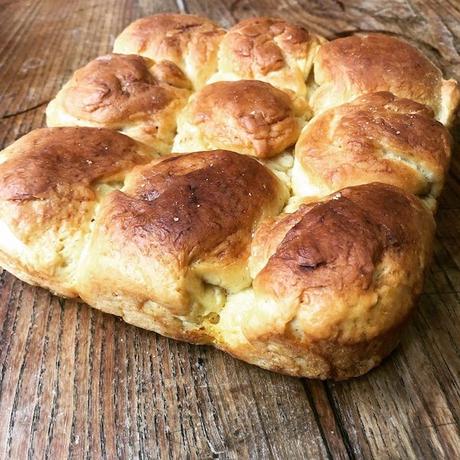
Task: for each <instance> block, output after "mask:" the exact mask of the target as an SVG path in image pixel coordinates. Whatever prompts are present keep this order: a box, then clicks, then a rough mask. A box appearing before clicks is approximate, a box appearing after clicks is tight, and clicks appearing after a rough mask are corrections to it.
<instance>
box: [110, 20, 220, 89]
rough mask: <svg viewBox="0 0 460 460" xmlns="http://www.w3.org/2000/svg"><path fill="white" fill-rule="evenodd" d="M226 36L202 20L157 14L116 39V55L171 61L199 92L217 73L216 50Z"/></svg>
mask: <svg viewBox="0 0 460 460" xmlns="http://www.w3.org/2000/svg"><path fill="white" fill-rule="evenodd" d="M224 33H225V31H224V30H223V29H221V28H220V27H219V26H217V25H216V24H214V23H213V22H212V21H210V20H209V19H207V18H203V17H200V16H195V15H191V14H190V15H188V14H187V15H186V14H173V13H162V14H155V15H153V16H148V17H145V18H141V19H138V20H137V21H134V22H133V23H131V24H130V25H129V26H128V27H127V28H126V29H125V30H124V31H123V32H122V33H121V34H120V35H119V36H118V37H117V38H116V40H115V43H114V46H113V51H114V52H115V53H125V54H140V55H142V56H146V57H148V58H151V59H153V60H155V61H161V60H168V61H171V62H173V63H174V64H176V65H177V66H178V67H179V68H180V69H181V70H182V71H183V72H184V73H185V74H186V75H187V77H188V78H189V79H190V81H191V82H192V83H193V86H194V88H195V89H199V88H201V87H202V86H203V85H204V84H205V82H206V80H207V79H208V78H209V77H210V76H211V75H212V74H213V73H214V72H215V71H216V68H217V49H218V46H219V43H220V40H221V39H222V36H223V34H224Z"/></svg>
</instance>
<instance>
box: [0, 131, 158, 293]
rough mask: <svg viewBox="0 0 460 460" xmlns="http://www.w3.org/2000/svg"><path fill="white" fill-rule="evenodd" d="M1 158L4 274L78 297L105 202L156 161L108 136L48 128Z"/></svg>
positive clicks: (0, 247) (138, 147) (119, 136)
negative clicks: (136, 170)
mask: <svg viewBox="0 0 460 460" xmlns="http://www.w3.org/2000/svg"><path fill="white" fill-rule="evenodd" d="M2 158H3V160H4V161H3V162H2V163H1V164H0V221H1V228H0V230H1V233H2V238H1V239H0V241H1V242H0V261H1V264H2V266H3V267H5V268H7V269H9V270H11V271H13V272H14V273H15V274H16V275H17V276H18V277H20V278H21V279H24V280H25V281H27V282H29V283H32V284H39V285H41V286H45V287H48V288H49V289H51V290H53V291H54V292H57V293H59V294H61V295H65V296H68V297H75V296H76V295H77V293H76V291H75V286H74V276H75V273H76V271H77V266H78V260H79V257H80V253H81V251H82V249H83V247H84V244H85V239H86V235H87V233H88V232H89V227H90V224H91V219H92V217H93V213H94V210H95V207H96V206H97V203H98V200H99V196H100V195H101V194H102V193H104V187H106V188H109V189H110V188H112V187H113V186H114V185H113V184H116V183H117V182H119V181H120V180H122V178H123V177H124V175H125V173H126V172H127V171H129V170H130V169H131V168H132V167H133V166H135V165H137V164H141V163H145V162H147V161H148V160H149V159H150V156H149V155H148V154H147V153H146V151H145V149H144V148H143V147H142V146H141V145H140V144H138V143H137V142H135V141H133V140H132V139H130V138H129V137H126V136H123V135H122V134H118V133H116V132H113V131H111V130H108V129H93V128H43V129H37V130H35V131H32V132H30V133H29V134H27V135H25V136H23V137H22V138H21V139H19V140H18V141H16V142H15V143H14V144H12V145H11V146H10V147H8V148H7V149H6V150H4V151H3V152H2Z"/></svg>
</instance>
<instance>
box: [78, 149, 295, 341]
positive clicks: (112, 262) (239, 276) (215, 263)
mask: <svg viewBox="0 0 460 460" xmlns="http://www.w3.org/2000/svg"><path fill="white" fill-rule="evenodd" d="M287 197H288V195H287V191H286V189H285V188H284V186H283V185H282V183H281V182H279V181H278V180H277V178H276V176H274V175H273V174H272V173H271V172H270V171H269V170H268V169H267V168H265V167H264V166H263V165H261V164H260V163H258V162H257V161H255V160H253V159H251V158H249V157H246V156H243V155H239V154H237V153H233V152H227V151H211V152H198V153H192V154H189V155H182V156H178V157H172V158H168V159H165V160H163V161H161V162H159V163H156V162H154V163H152V164H149V165H147V166H143V167H140V168H137V169H135V170H134V171H133V172H132V173H131V174H130V175H129V176H128V177H127V180H126V183H125V186H124V187H123V189H122V190H121V191H118V192H114V193H112V194H110V195H108V196H107V198H106V200H105V201H104V202H103V203H102V204H101V209H100V212H99V216H98V218H97V220H96V223H95V231H94V233H93V236H92V240H91V243H90V245H89V250H88V257H87V258H86V263H85V265H84V267H83V268H82V270H81V273H82V279H81V280H80V283H79V285H80V290H81V292H80V294H81V296H82V298H83V299H84V300H85V301H87V302H88V303H90V304H91V305H95V306H96V307H97V308H100V309H102V310H105V311H111V312H114V311H113V308H114V306H118V308H119V311H118V312H117V313H118V314H120V315H123V316H124V317H125V318H126V317H127V316H128V317H129V315H130V314H138V313H143V314H146V315H151V316H153V317H154V318H155V320H154V321H153V320H151V321H150V324H151V328H154V330H157V331H159V332H161V333H163V334H165V335H168V336H173V337H177V338H184V339H185V338H186V339H187V340H194V339H193V337H195V336H197V337H200V336H201V335H202V334H203V333H202V332H201V331H200V322H201V321H203V318H204V317H206V316H207V315H209V314H211V313H213V312H216V311H219V309H220V308H221V307H222V305H223V303H224V302H225V296H226V291H228V292H232V291H237V290H240V289H243V288H245V287H248V286H249V285H250V283H251V279H250V277H249V273H248V270H247V258H248V257H249V246H250V243H251V239H252V232H253V230H254V228H255V226H256V224H257V223H258V222H259V221H260V220H261V219H262V218H264V217H269V216H273V215H276V214H278V213H279V212H280V210H281V209H282V207H283V205H284V203H285V201H286V200H287ZM176 323H177V327H176V326H175V324H176ZM187 324H189V326H190V327H188V326H187ZM192 330H194V331H195V332H190V331H192ZM201 340H203V339H201Z"/></svg>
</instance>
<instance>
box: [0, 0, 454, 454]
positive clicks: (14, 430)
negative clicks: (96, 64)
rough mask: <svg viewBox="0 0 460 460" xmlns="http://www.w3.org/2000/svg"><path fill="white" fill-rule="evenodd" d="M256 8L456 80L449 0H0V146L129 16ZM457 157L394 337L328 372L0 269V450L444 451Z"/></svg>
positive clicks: (32, 122) (104, 47) (35, 119)
mask: <svg viewBox="0 0 460 460" xmlns="http://www.w3.org/2000/svg"><path fill="white" fill-rule="evenodd" d="M159 11H182V12H194V13H198V14H204V15H208V16H210V17H211V18H212V19H214V20H216V21H218V22H220V23H221V24H222V25H224V26H230V25H231V24H232V23H234V22H235V21H237V20H239V19H242V18H244V17H247V16H252V15H256V14H265V15H267V14H270V15H278V16H282V17H285V18H291V19H295V20H296V21H299V22H303V23H305V24H306V25H308V26H309V27H310V28H311V29H312V30H314V31H316V32H319V33H322V34H324V35H326V36H327V37H333V36H335V35H343V34H346V33H350V32H352V31H356V30H379V31H387V32H390V33H395V34H401V35H403V36H404V37H405V38H406V39H408V40H410V41H412V42H413V43H414V44H415V45H416V46H418V47H420V48H421V49H422V50H423V51H424V52H425V53H427V54H428V55H429V56H430V57H431V58H432V59H433V60H434V61H435V62H437V63H438V65H439V66H440V67H442V68H443V70H444V71H445V73H446V74H447V75H449V76H453V77H456V78H457V79H460V56H459V52H460V2H459V1H458V0H446V1H442V2H438V1H431V0H390V1H385V2H381V1H339V0H335V1H332V0H330V1H320V0H317V1H294V0H291V1H289V0H274V1H249V0H247V1H245V0H234V1H213V0H209V1H203V0H202V1H200V0H196V1H193V0H177V1H176V2H174V1H152V0H137V1H134V0H120V1H116V0H111V1H103V0H84V1H74V0H73V1H70V0H69V1H59V0H54V1H53V0H44V1H40V0H21V1H18V0H0V101H1V104H0V118H1V120H0V144H1V145H2V146H4V145H7V144H9V143H11V142H12V141H14V140H15V139H17V138H18V137H20V136H22V135H23V134H25V133H27V132H28V131H29V130H31V129H32V128H35V127H39V126H41V125H42V124H43V123H44V108H45V106H46V103H47V102H48V101H49V100H50V98H51V97H52V96H53V95H54V94H55V93H56V92H57V90H58V89H59V88H60V86H61V85H62V84H63V83H64V82H65V81H66V80H67V79H68V78H69V77H70V75H71V73H72V71H73V70H74V69H76V68H78V67H80V66H82V65H83V64H85V63H86V62H87V61H88V60H89V59H91V58H93V57H95V56H97V55H99V54H103V53H105V52H107V51H109V50H110V48H111V44H112V42H113V39H114V37H115V35H116V34H117V33H118V32H120V31H121V30H122V28H123V27H124V26H125V25H127V24H128V23H129V22H130V21H132V20H133V19H136V18H137V17H140V16H143V15H147V14H152V13H155V12H159ZM459 197H460V163H459V162H458V160H455V159H454V161H453V164H452V167H451V172H450V175H449V179H448V182H447V186H446V189H445V193H444V195H443V198H442V202H441V208H440V210H439V213H438V222H439V228H438V239H437V243H436V251H435V257H434V261H433V264H432V268H431V271H430V273H429V276H428V279H427V283H426V289H425V293H424V295H423V296H422V297H421V300H420V308H419V311H418V313H417V315H416V316H415V318H414V321H413V322H412V325H411V326H410V328H409V330H408V332H407V335H406V337H405V338H404V340H403V343H402V346H401V347H400V348H399V350H398V351H397V352H396V353H394V354H393V356H392V357H391V358H389V359H387V360H386V362H385V363H384V364H383V365H382V366H381V367H379V368H378V369H377V370H375V371H373V372H371V373H370V374H368V375H367V376H366V377H363V378H360V379H356V380H352V381H348V382H344V383H331V382H327V383H322V382H317V381H306V380H300V379H294V378H288V377H284V376H280V375H276V374H272V373H269V372H265V371H263V370H260V369H258V368H255V367H251V366H249V365H246V364H244V363H241V362H238V361H236V360H233V359H232V358H230V357H229V356H227V355H224V354H223V353H220V352H219V351H216V350H213V349H208V348H205V347H194V346H189V345H187V344H183V343H178V342H174V341H172V340H167V339H164V338H162V337H160V336H157V335H155V334H153V333H149V332H146V331H142V330H139V329H136V328H134V327H131V326H128V325H126V324H124V323H123V322H122V321H121V320H119V319H117V318H114V317H111V316H108V315H104V314H102V313H99V312H96V311H93V310H90V309H89V308H88V307H86V306H85V305H79V304H77V303H75V302H71V301H62V300H60V299H58V298H56V297H53V296H51V295H50V294H49V293H47V292H46V291H44V290H41V289H37V288H32V287H30V286H27V285H26V284H24V283H21V282H20V281H18V280H17V279H16V278H14V277H13V276H11V275H10V274H8V273H7V272H3V273H2V274H1V277H0V458H12V459H23V458H30V459H35V458H51V459H64V458H116V457H118V458H158V457H161V458H188V457H191V458H246V457H252V458H283V459H284V458H286V459H294V458H349V457H351V458H430V459H431V458H459V456H460V433H459V431H460V429H459V422H460V404H459V400H460V384H459V383H460V375H459V373H460V302H459V290H460V271H459V266H460V219H459V217H460V201H459Z"/></svg>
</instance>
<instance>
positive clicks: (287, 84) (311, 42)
mask: <svg viewBox="0 0 460 460" xmlns="http://www.w3.org/2000/svg"><path fill="white" fill-rule="evenodd" d="M323 41H324V39H323V38H322V37H319V36H318V35H315V34H312V33H310V32H308V31H307V30H306V29H305V28H303V27H301V26H297V25H295V24H292V23H289V22H287V21H285V20H283V19H277V18H266V17H259V18H250V19H245V20H243V21H241V22H239V23H238V24H236V25H235V26H233V27H232V28H231V29H230V30H229V31H228V32H227V34H226V35H225V36H224V38H223V39H222V42H221V45H220V48H219V56H218V60H219V63H218V68H219V69H218V73H217V74H216V75H215V76H214V77H213V78H212V80H213V81H216V80H242V79H257V80H261V81H265V82H268V83H271V84H272V85H273V86H275V87H277V88H280V89H283V90H284V91H286V92H287V93H289V94H290V96H291V97H292V98H293V99H294V100H295V103H296V105H298V106H299V107H305V98H306V96H307V84H306V81H307V79H308V77H309V74H310V70H311V67H312V63H313V58H314V56H315V54H316V52H317V49H318V47H319V45H320V43H322V42H323Z"/></svg>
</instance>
